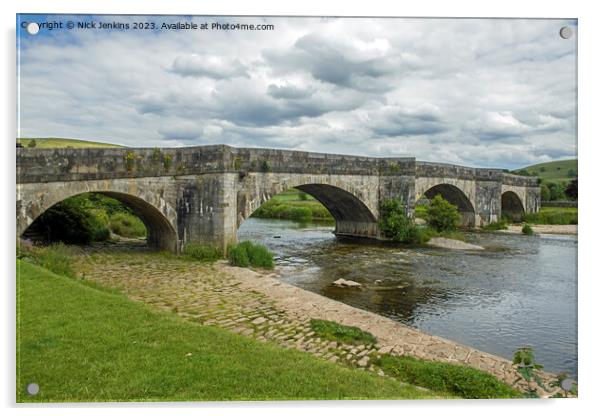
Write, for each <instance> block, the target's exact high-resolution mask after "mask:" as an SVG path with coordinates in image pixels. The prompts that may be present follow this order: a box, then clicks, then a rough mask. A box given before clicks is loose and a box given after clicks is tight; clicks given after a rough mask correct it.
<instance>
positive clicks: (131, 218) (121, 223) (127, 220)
mask: <svg viewBox="0 0 602 416" xmlns="http://www.w3.org/2000/svg"><path fill="white" fill-rule="evenodd" d="M109 228H110V229H111V231H112V232H113V233H115V234H117V235H120V236H122V237H127V238H140V237H146V226H145V225H144V223H143V222H142V220H141V219H140V218H138V217H136V216H135V215H132V214H129V213H127V212H117V213H115V214H113V215H111V217H110V219H109Z"/></svg>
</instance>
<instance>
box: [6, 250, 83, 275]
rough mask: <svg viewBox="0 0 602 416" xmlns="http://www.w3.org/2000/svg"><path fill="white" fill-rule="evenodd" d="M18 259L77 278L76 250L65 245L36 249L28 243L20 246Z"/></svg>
mask: <svg viewBox="0 0 602 416" xmlns="http://www.w3.org/2000/svg"><path fill="white" fill-rule="evenodd" d="M18 247H19V252H18V253H17V257H18V258H20V259H29V261H31V262H33V263H35V264H37V265H39V266H41V267H43V268H45V269H48V270H50V271H52V272H54V273H56V274H60V275H62V276H67V277H75V269H74V268H73V256H74V255H75V249H74V248H73V247H70V246H66V245H65V244H63V243H54V244H51V245H49V246H46V247H36V246H33V245H30V244H27V243H24V244H19V246H18Z"/></svg>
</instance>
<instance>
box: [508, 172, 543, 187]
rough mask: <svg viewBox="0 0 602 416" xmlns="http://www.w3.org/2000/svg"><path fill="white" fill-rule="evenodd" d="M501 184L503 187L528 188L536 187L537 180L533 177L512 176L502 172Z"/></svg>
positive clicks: (537, 184)
mask: <svg viewBox="0 0 602 416" xmlns="http://www.w3.org/2000/svg"><path fill="white" fill-rule="evenodd" d="M502 183H503V184H504V185H512V186H528V187H538V186H539V183H538V179H537V177H534V176H522V175H514V174H512V173H506V172H504V173H503V175H502Z"/></svg>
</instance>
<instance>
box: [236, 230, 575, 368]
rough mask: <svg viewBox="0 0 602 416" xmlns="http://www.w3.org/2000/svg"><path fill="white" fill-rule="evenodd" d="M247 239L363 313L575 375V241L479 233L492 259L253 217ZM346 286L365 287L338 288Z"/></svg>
mask: <svg viewBox="0 0 602 416" xmlns="http://www.w3.org/2000/svg"><path fill="white" fill-rule="evenodd" d="M238 236H239V239H240V240H246V239H250V240H256V241H260V242H262V243H263V244H266V245H267V246H268V247H269V248H270V249H271V250H272V251H274V252H275V253H276V263H277V265H278V267H279V268H280V270H281V274H282V279H283V280H285V281H286V282H288V283H291V284H293V285H296V286H299V287H302V288H304V289H307V290H311V291H313V292H316V293H320V294H322V295H324V296H327V297H329V298H332V299H336V300H339V301H341V302H344V303H347V304H349V305H353V306H356V307H358V308H362V309H367V310H370V311H373V312H375V313H378V314H380V315H384V316H387V317H389V318H391V319H394V320H396V321H399V322H402V323H405V324H407V325H411V326H413V327H416V328H419V329H422V330H425V331H426V332H429V333H431V334H435V335H439V336H442V337H445V338H448V339H452V340H455V341H458V342H460V343H463V344H466V345H470V346H472V347H475V348H478V349H481V350H484V351H488V352H491V353H494V354H498V355H502V356H505V357H507V358H512V354H513V352H514V351H515V350H516V349H517V348H518V347H521V346H524V345H531V346H533V347H534V349H535V353H536V360H537V362H539V363H541V364H543V365H544V367H545V369H546V370H549V371H554V372H560V371H564V372H568V373H569V374H572V375H573V376H576V375H577V272H576V260H577V239H576V238H575V237H564V236H562V237H561V236H535V237H527V236H522V235H511V234H485V233H471V234H468V235H467V241H468V242H470V243H474V244H479V245H481V246H484V247H485V248H486V250H485V251H478V252H470V251H454V250H444V249H435V248H425V247H407V248H405V247H401V248H400V247H398V246H392V245H387V244H374V243H373V244H366V243H361V244H360V243H357V242H349V241H346V242H344V241H339V240H337V239H336V238H335V237H334V235H333V234H332V227H328V226H320V225H309V226H307V225H305V226H302V225H299V224H296V223H294V222H291V221H284V220H269V219H256V218H251V219H249V220H247V221H245V223H244V224H243V225H242V226H241V228H240V230H239V232H238ZM341 277H342V278H345V279H350V280H354V281H357V282H359V283H362V285H363V287H362V289H350V288H338V287H335V286H333V285H332V282H333V281H334V280H336V279H338V278H341Z"/></svg>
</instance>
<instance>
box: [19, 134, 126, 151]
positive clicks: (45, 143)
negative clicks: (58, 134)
mask: <svg viewBox="0 0 602 416" xmlns="http://www.w3.org/2000/svg"><path fill="white" fill-rule="evenodd" d="M31 140H33V139H17V142H18V143H21V145H22V146H23V147H27V145H28V144H29V142H30V141H31ZM35 141H36V147H38V148H41V149H56V148H62V149H64V148H68V147H73V148H86V147H124V146H120V145H118V144H110V143H101V142H90V141H87V140H76V139H59V138H55V137H48V138H35Z"/></svg>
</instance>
